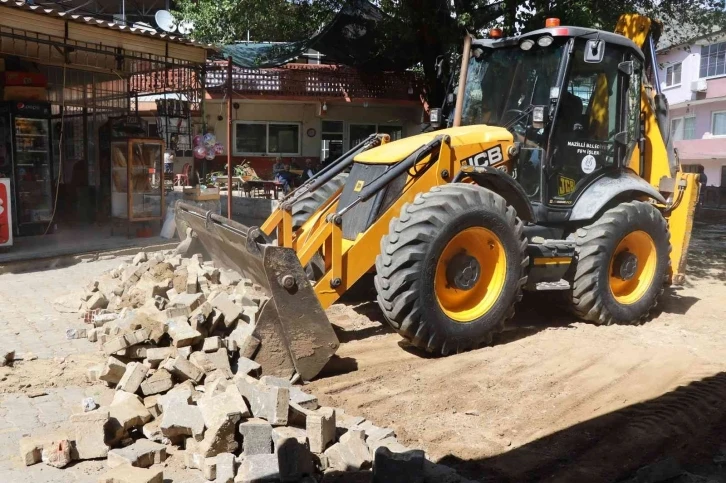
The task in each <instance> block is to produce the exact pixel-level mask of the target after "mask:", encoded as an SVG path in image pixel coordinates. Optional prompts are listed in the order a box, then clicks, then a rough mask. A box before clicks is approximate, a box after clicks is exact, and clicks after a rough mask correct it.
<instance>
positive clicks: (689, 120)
mask: <svg viewBox="0 0 726 483" xmlns="http://www.w3.org/2000/svg"><path fill="white" fill-rule="evenodd" d="M658 63H659V67H660V69H659V74H660V81H661V88H662V90H663V93H664V94H665V95H666V97H667V98H668V102H669V105H670V122H671V139H672V140H673V145H674V147H675V148H676V149H677V150H678V154H679V157H680V160H681V165H683V166H684V168H685V169H686V170H687V171H698V170H699V169H700V167H701V166H702V167H703V169H704V172H705V174H706V176H707V177H708V186H709V187H713V188H718V191H721V187H724V188H726V31H722V32H720V33H716V34H712V35H709V36H708V37H702V38H696V39H694V40H692V41H691V42H688V43H686V44H680V45H674V46H670V47H668V48H664V49H660V50H659V51H658Z"/></svg>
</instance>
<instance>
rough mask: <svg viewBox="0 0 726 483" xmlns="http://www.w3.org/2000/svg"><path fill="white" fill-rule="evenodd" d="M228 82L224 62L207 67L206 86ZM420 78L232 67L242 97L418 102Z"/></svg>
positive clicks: (317, 68)
mask: <svg viewBox="0 0 726 483" xmlns="http://www.w3.org/2000/svg"><path fill="white" fill-rule="evenodd" d="M226 82H227V72H226V63H224V62H222V63H214V64H211V65H208V66H207V76H206V86H207V90H208V91H210V92H215V91H216V92H221V91H222V90H223V89H224V87H225V85H226ZM422 85H423V84H422V82H421V78H420V77H419V76H418V75H416V74H415V73H413V72H376V73H368V72H362V71H358V70H356V69H352V68H349V67H344V66H338V65H314V64H288V65H285V66H282V67H277V68H270V69H244V68H237V67H235V68H234V70H233V72H232V86H233V90H234V91H235V93H236V94H241V95H245V96H254V95H259V96H282V97H311V98H321V99H322V98H328V99H330V98H343V99H387V100H398V101H404V100H405V101H418V100H419V99H420V97H419V96H420V94H421V92H422Z"/></svg>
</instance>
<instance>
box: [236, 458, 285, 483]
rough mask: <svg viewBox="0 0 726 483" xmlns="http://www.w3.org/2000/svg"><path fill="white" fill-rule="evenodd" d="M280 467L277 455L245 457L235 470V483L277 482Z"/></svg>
mask: <svg viewBox="0 0 726 483" xmlns="http://www.w3.org/2000/svg"><path fill="white" fill-rule="evenodd" d="M279 478H280V466H279V464H278V461H277V455H274V454H269V455H268V454H257V455H252V456H247V457H245V459H244V460H242V464H241V465H240V467H239V469H238V470H237V476H236V477H235V479H234V481H235V483H262V482H273V481H278V480H279Z"/></svg>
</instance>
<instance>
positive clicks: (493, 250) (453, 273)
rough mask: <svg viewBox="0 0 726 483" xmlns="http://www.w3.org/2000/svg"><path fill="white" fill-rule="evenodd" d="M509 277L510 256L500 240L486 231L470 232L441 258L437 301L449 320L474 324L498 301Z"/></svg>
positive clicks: (454, 240)
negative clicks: (508, 264) (508, 256)
mask: <svg viewBox="0 0 726 483" xmlns="http://www.w3.org/2000/svg"><path fill="white" fill-rule="evenodd" d="M477 269H478V270H477ZM506 274H507V256H506V253H505V251H504V246H503V245H502V242H501V241H500V240H499V237H498V236H497V235H495V234H494V233H493V232H491V231H489V230H487V229H486V228H481V227H474V228H467V229H465V230H463V231H461V232H459V233H458V234H456V235H455V236H454V238H452V239H451V240H450V241H449V243H447V245H446V246H445V247H444V251H443V252H442V253H441V256H440V257H439V261H438V262H437V264H436V274H435V278H434V290H435V292H436V299H437V300H438V302H439V306H440V307H441V310H442V311H443V312H444V313H445V314H446V315H447V316H448V317H449V318H451V319H453V320H455V321H457V322H460V323H469V322H472V321H474V320H476V319H478V318H479V317H481V316H483V315H484V314H486V313H487V312H488V311H489V310H490V309H491V308H492V306H493V305H494V303H495V302H496V301H497V299H498V298H499V295H500V294H501V292H502V289H503V288H504V282H505V279H506ZM461 277H463V278H461ZM462 284H464V285H466V287H465V288H462Z"/></svg>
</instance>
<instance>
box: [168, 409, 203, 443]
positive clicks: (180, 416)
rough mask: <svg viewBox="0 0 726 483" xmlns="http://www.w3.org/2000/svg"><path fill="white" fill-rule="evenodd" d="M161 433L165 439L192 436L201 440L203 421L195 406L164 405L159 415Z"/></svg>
mask: <svg viewBox="0 0 726 483" xmlns="http://www.w3.org/2000/svg"><path fill="white" fill-rule="evenodd" d="M161 432H162V434H163V435H164V436H166V437H167V438H177V437H179V436H192V437H194V438H195V439H197V440H200V439H202V435H203V433H204V419H203V418H202V413H201V412H200V411H199V408H198V407H197V406H191V405H189V404H168V405H164V412H163V413H162V415H161Z"/></svg>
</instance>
